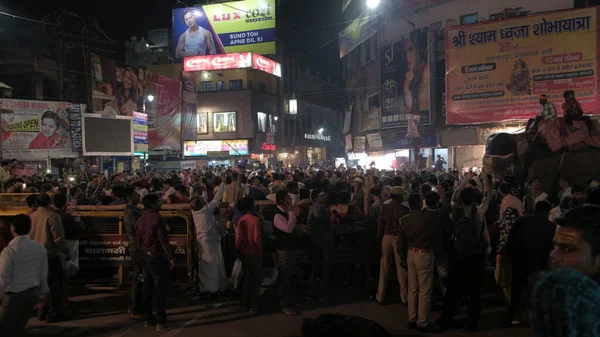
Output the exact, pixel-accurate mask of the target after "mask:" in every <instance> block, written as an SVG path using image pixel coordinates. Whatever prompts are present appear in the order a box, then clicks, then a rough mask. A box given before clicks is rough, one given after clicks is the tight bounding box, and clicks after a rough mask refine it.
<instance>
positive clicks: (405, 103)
mask: <svg viewBox="0 0 600 337" xmlns="http://www.w3.org/2000/svg"><path fill="white" fill-rule="evenodd" d="M427 47H428V30H427V29H426V28H425V29H420V30H414V31H412V32H411V34H410V37H409V38H406V39H404V40H401V41H398V42H395V43H393V44H392V45H390V46H385V47H382V48H381V52H380V58H381V94H382V99H381V128H382V129H385V128H397V127H406V126H407V125H408V123H409V121H410V120H413V119H412V118H411V117H410V115H419V116H420V123H421V125H429V124H430V123H431V111H430V103H429V85H430V73H429V62H428V48H427Z"/></svg>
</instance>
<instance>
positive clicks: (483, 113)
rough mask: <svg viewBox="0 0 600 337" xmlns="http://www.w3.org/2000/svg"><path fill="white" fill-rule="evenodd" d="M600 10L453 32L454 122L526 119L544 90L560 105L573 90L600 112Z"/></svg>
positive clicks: (449, 47)
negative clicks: (598, 74) (599, 62)
mask: <svg viewBox="0 0 600 337" xmlns="http://www.w3.org/2000/svg"><path fill="white" fill-rule="evenodd" d="M597 11H598V8H596V7H594V8H586V9H577V10H569V11H560V12H552V13H546V14H540V15H531V16H526V17H521V18H515V19H510V20H502V21H494V22H489V23H488V22H486V23H480V24H474V25H469V26H457V27H450V28H448V29H447V30H446V69H448V72H447V75H446V111H447V123H448V124H472V123H486V122H500V121H507V120H524V119H528V118H531V117H533V116H535V115H536V114H537V113H538V112H539V110H540V106H539V103H538V96H539V95H541V94H546V95H548V99H549V101H551V102H552V103H554V104H555V105H556V106H557V107H559V106H560V104H561V103H562V101H563V98H562V94H563V92H564V91H565V90H574V91H575V95H576V97H577V99H578V100H579V103H581V106H582V108H583V110H584V112H585V113H586V114H598V113H599V107H600V106H599V97H598V91H597V84H598V76H597V68H598V59H597V55H598V52H597V51H598V42H597V30H598V28H597V26H598V18H597V16H598V13H597Z"/></svg>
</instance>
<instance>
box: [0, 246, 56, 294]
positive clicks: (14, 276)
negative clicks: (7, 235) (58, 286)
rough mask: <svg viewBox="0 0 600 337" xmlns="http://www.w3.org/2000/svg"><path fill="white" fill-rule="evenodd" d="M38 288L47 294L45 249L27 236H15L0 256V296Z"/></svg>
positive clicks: (41, 292) (46, 257)
mask: <svg viewBox="0 0 600 337" xmlns="http://www.w3.org/2000/svg"><path fill="white" fill-rule="evenodd" d="M36 287H39V290H40V295H45V294H49V293H50V290H49V289H48V256H47V254H46V249H45V248H44V247H43V246H42V245H41V244H39V243H37V242H35V241H33V240H31V239H30V238H29V236H28V235H21V236H17V237H15V238H14V239H12V240H11V241H10V242H9V244H8V246H7V247H6V248H5V249H4V250H3V251H2V254H0V296H2V295H3V294H4V292H11V293H19V292H22V291H25V290H27V289H31V288H36Z"/></svg>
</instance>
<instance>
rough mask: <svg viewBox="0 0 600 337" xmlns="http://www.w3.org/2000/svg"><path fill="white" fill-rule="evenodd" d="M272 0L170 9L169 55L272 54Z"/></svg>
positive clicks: (176, 56)
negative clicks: (171, 28)
mask: <svg viewBox="0 0 600 337" xmlns="http://www.w3.org/2000/svg"><path fill="white" fill-rule="evenodd" d="M275 8H276V7H275V0H243V1H235V2H227V3H220V4H213V5H203V6H195V7H187V8H176V9H173V18H172V20H173V30H172V31H173V46H172V48H171V49H172V50H173V58H174V59H175V62H182V61H183V58H184V57H186V56H198V55H214V54H227V53H236V52H243V51H244V52H246V51H251V52H256V53H259V54H264V55H268V54H275V40H276V36H275Z"/></svg>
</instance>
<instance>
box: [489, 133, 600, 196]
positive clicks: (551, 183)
mask: <svg viewBox="0 0 600 337" xmlns="http://www.w3.org/2000/svg"><path fill="white" fill-rule="evenodd" d="M532 135H534V134H532V133H528V132H523V133H518V134H508V133H498V134H492V135H490V136H489V137H488V139H487V141H486V153H485V155H484V158H483V166H484V168H485V170H486V171H487V172H489V173H490V174H492V176H493V177H494V179H495V180H499V181H502V180H507V178H508V179H511V180H513V181H515V180H516V181H518V182H519V183H520V184H523V183H526V182H528V181H529V180H531V179H532V178H534V177H535V178H539V179H540V181H541V183H542V186H543V187H544V189H545V190H546V192H547V193H554V192H556V191H557V183H558V180H559V178H560V177H561V176H565V177H568V178H569V180H570V181H571V183H572V184H579V185H582V186H585V185H586V184H587V182H588V181H589V180H591V179H598V177H600V152H599V150H598V149H597V148H595V147H593V146H590V145H587V144H583V143H579V144H576V146H568V147H567V146H565V147H562V148H560V149H558V150H556V151H551V150H550V148H549V147H548V145H547V144H546V142H545V141H544V139H543V137H535V136H532Z"/></svg>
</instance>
